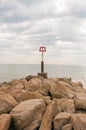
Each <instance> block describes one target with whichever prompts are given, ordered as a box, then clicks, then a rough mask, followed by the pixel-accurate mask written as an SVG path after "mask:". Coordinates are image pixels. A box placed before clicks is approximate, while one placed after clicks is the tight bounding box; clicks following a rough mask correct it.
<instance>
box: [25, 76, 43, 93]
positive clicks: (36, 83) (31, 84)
mask: <svg viewBox="0 0 86 130" xmlns="http://www.w3.org/2000/svg"><path fill="white" fill-rule="evenodd" d="M41 86H42V80H41V79H40V78H33V79H31V80H29V81H28V82H27V83H26V85H25V89H26V90H28V91H31V92H35V91H36V90H38V89H39V88H40V87H41Z"/></svg>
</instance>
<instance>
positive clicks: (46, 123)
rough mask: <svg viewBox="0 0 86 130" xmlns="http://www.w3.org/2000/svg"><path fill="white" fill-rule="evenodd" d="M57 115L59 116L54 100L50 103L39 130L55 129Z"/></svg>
mask: <svg viewBox="0 0 86 130" xmlns="http://www.w3.org/2000/svg"><path fill="white" fill-rule="evenodd" d="M56 114H57V108H56V100H52V102H51V103H49V104H48V106H47V107H46V111H45V113H44V115H43V118H42V122H41V125H40V128H39V130H51V129H52V127H53V126H52V121H53V118H54V116H55V115H56Z"/></svg>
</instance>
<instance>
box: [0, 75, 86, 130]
mask: <svg viewBox="0 0 86 130" xmlns="http://www.w3.org/2000/svg"><path fill="white" fill-rule="evenodd" d="M0 130H86V90H85V89H84V88H83V85H82V83H81V82H73V81H72V80H71V79H70V78H51V79H44V78H41V77H36V76H28V77H26V78H23V79H19V80H13V81H11V82H9V83H3V84H1V85H0Z"/></svg>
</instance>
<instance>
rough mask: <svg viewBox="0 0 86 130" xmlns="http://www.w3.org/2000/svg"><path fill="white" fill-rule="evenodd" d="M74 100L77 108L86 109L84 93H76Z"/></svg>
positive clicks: (85, 94) (85, 95)
mask: <svg viewBox="0 0 86 130" xmlns="http://www.w3.org/2000/svg"><path fill="white" fill-rule="evenodd" d="M74 102H75V108H76V109H77V110H84V111H86V93H82V92H81V93H76V95H75V98H74Z"/></svg>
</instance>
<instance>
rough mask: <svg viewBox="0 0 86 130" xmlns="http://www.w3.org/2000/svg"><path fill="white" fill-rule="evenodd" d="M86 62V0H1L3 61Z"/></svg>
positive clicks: (1, 56)
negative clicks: (42, 52)
mask: <svg viewBox="0 0 86 130" xmlns="http://www.w3.org/2000/svg"><path fill="white" fill-rule="evenodd" d="M40 46H46V49H47V52H46V53H45V54H44V59H45V63H47V64H63V65H64V64H68V65H69V64H70V65H86V0H0V64H8V63H11V64H39V63H40V60H41V53H40V52H39V47H40Z"/></svg>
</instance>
